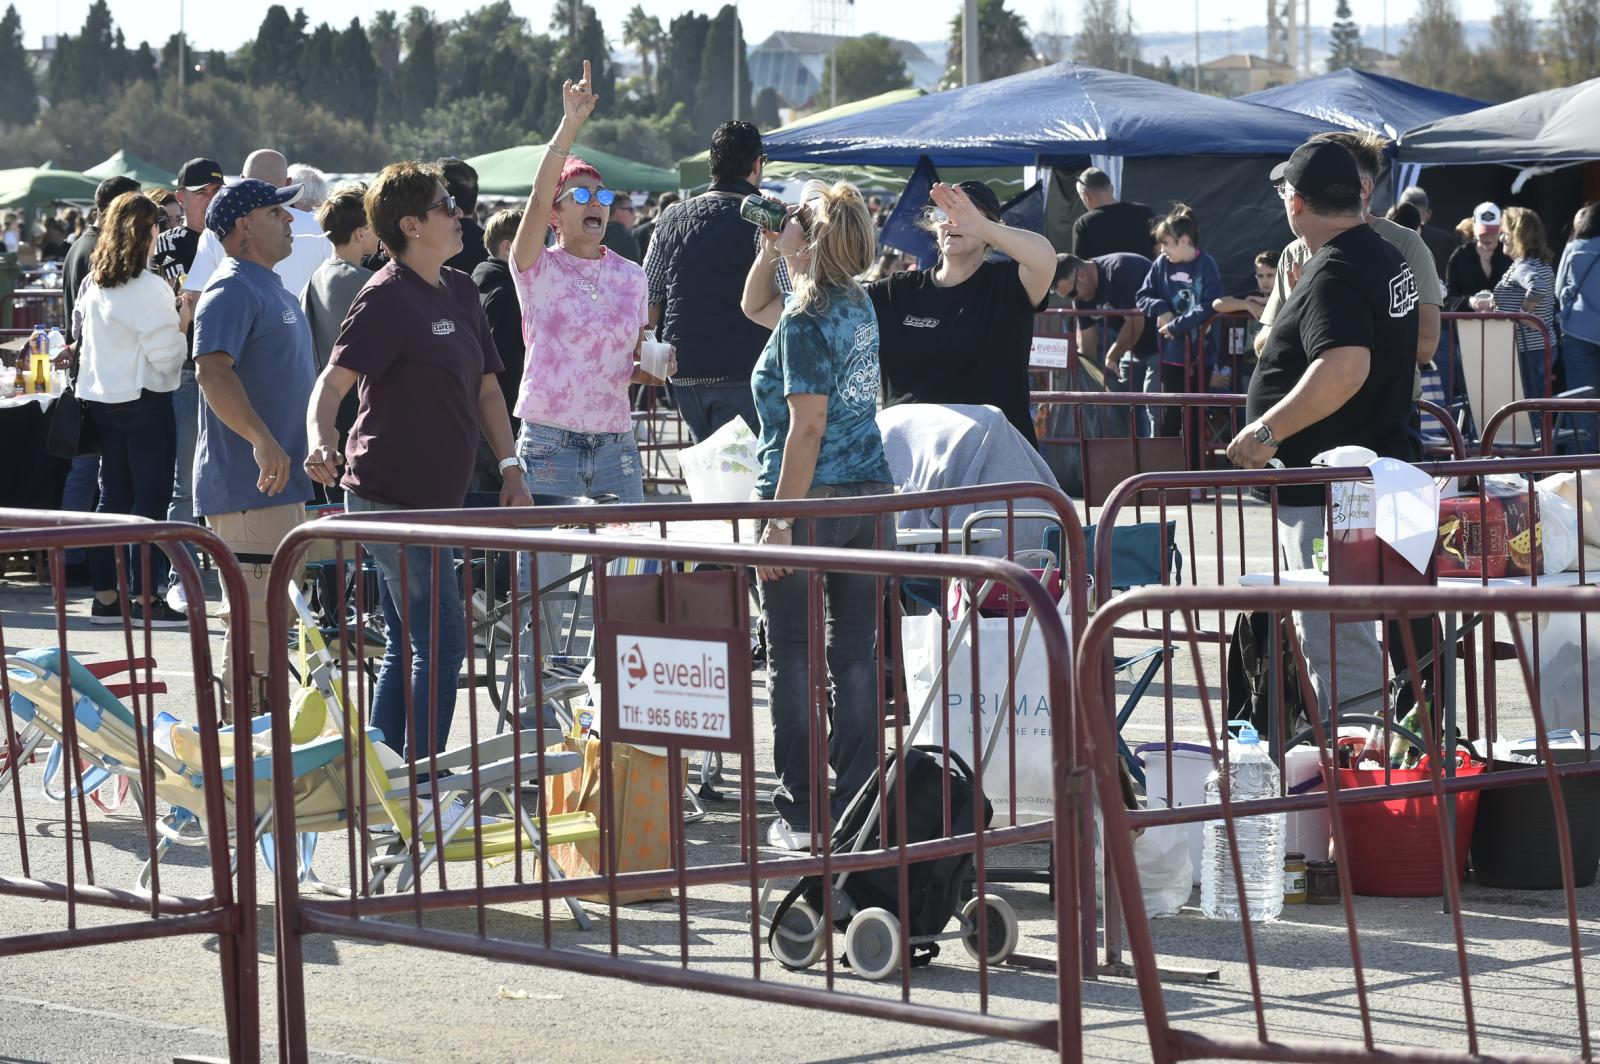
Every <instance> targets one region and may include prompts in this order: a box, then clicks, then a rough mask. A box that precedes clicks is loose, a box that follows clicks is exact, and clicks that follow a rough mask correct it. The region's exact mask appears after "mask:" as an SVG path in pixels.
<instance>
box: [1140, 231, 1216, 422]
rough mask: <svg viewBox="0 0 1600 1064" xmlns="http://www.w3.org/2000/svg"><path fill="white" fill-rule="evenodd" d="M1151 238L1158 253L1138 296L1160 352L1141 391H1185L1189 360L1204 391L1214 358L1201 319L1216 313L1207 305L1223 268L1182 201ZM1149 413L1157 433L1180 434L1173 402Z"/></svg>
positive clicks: (1212, 345)
mask: <svg viewBox="0 0 1600 1064" xmlns="http://www.w3.org/2000/svg"><path fill="white" fill-rule="evenodd" d="M1155 238H1156V242H1157V243H1158V244H1160V245H1161V254H1160V255H1158V256H1157V257H1156V260H1155V262H1153V263H1151V264H1150V272H1149V273H1148V274H1146V275H1145V278H1144V285H1143V286H1142V287H1141V288H1140V289H1139V295H1138V297H1137V298H1138V306H1139V309H1140V310H1142V311H1144V314H1145V317H1146V318H1147V319H1149V320H1150V321H1151V322H1153V323H1154V324H1155V326H1156V330H1157V332H1158V333H1159V337H1160V338H1159V340H1158V347H1159V349H1160V356H1161V357H1160V358H1159V359H1151V361H1150V365H1149V368H1148V369H1147V370H1146V371H1145V378H1144V390H1145V391H1147V392H1182V391H1185V390H1187V378H1188V376H1189V374H1188V373H1187V372H1186V370H1187V362H1188V361H1189V360H1191V359H1192V360H1193V361H1195V362H1197V363H1198V364H1199V367H1200V368H1199V372H1198V375H1197V376H1196V378H1195V379H1196V380H1198V381H1199V382H1200V383H1199V384H1198V385H1197V386H1196V387H1197V388H1199V389H1201V390H1203V389H1204V388H1205V384H1204V382H1205V381H1206V380H1208V379H1210V376H1211V372H1212V370H1213V369H1215V368H1216V362H1217V354H1216V350H1215V348H1216V344H1215V343H1214V342H1213V341H1214V340H1215V337H1212V336H1210V335H1208V331H1207V329H1206V323H1207V322H1209V321H1210V320H1211V319H1212V317H1213V316H1215V314H1216V311H1215V310H1214V309H1212V306H1211V304H1212V303H1213V302H1215V301H1216V300H1217V299H1219V298H1221V297H1222V295H1223V291H1222V271H1221V270H1219V269H1217V260H1216V259H1214V258H1212V257H1211V256H1210V255H1208V254H1207V253H1206V252H1204V251H1201V250H1200V224H1199V223H1198V222H1197V221H1195V217H1194V211H1192V210H1190V209H1189V208H1188V207H1187V206H1185V205H1184V204H1182V203H1178V204H1174V205H1173V208H1172V210H1171V211H1170V212H1169V213H1168V214H1167V216H1166V217H1165V218H1163V219H1161V220H1160V221H1159V222H1157V223H1156V228H1155ZM1191 352H1192V354H1191ZM1154 413H1155V414H1156V417H1155V422H1156V425H1157V426H1158V428H1157V432H1156V435H1159V436H1176V435H1179V427H1180V426H1181V424H1182V416H1183V412H1182V411H1181V410H1180V409H1179V408H1178V407H1175V406H1172V407H1161V408H1160V409H1159V410H1157V411H1154Z"/></svg>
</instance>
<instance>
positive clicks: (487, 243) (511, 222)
mask: <svg viewBox="0 0 1600 1064" xmlns="http://www.w3.org/2000/svg"><path fill="white" fill-rule="evenodd" d="M521 224H522V208H521V207H507V208H506V209H505V210H501V211H495V212H494V216H493V217H491V218H490V219H489V224H488V225H486V226H484V227H483V246H484V250H486V251H488V252H489V257H490V258H496V259H497V258H499V257H500V256H499V255H496V254H495V249H496V248H498V247H499V246H500V242H501V241H502V240H512V239H514V238H515V237H516V235H517V226H519V225H521Z"/></svg>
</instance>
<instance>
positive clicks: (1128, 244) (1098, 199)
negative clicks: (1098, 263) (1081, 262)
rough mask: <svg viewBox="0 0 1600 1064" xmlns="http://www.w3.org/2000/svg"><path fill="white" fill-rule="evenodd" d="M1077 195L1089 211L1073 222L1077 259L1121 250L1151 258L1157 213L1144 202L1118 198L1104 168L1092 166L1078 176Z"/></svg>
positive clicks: (1154, 240) (1073, 245) (1095, 256)
mask: <svg viewBox="0 0 1600 1064" xmlns="http://www.w3.org/2000/svg"><path fill="white" fill-rule="evenodd" d="M1078 198H1079V199H1080V200H1082V201H1083V206H1084V209H1085V210H1086V211H1087V212H1088V213H1086V214H1084V215H1083V216H1082V217H1081V218H1079V219H1078V220H1077V221H1076V222H1073V223H1072V253H1073V254H1074V255H1076V256H1078V258H1080V259H1093V258H1099V257H1100V256H1101V255H1112V254H1115V253H1117V252H1119V251H1125V252H1128V253H1130V254H1133V255H1143V256H1144V257H1145V258H1149V257H1150V256H1151V255H1152V254H1153V253H1154V252H1155V246H1156V238H1155V237H1154V236H1152V235H1151V229H1152V228H1153V227H1154V226H1155V216H1154V215H1153V214H1151V212H1150V208H1149V207H1146V206H1145V205H1144V204H1142V203H1122V202H1120V201H1118V199H1117V192H1116V189H1114V188H1112V187H1111V176H1110V175H1109V174H1107V173H1106V172H1105V171H1104V170H1099V169H1096V168H1095V167H1093V166H1091V167H1089V168H1088V169H1087V170H1085V171H1083V172H1082V173H1081V174H1079V175H1078Z"/></svg>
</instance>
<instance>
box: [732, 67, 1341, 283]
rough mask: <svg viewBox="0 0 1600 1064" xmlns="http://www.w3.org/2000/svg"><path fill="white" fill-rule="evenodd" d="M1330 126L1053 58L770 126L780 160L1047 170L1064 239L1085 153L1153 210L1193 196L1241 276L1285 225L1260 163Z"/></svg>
mask: <svg viewBox="0 0 1600 1064" xmlns="http://www.w3.org/2000/svg"><path fill="white" fill-rule="evenodd" d="M1332 128H1334V127H1332V126H1330V125H1329V124H1327V123H1325V122H1323V121H1320V120H1319V119H1315V118H1310V117H1307V116H1305V115H1298V114H1294V113H1291V112H1288V111H1282V110H1278V109H1275V108H1270V107H1262V106H1260V105H1257V104H1249V103H1240V102H1238V101H1236V100H1224V99H1218V98H1216V97H1211V96H1202V95H1200V94H1198V93H1194V92H1190V91H1188V90H1187V89H1180V88H1177V87H1176V86H1173V85H1167V84H1165V83H1162V82H1157V81H1151V80H1149V79H1148V78H1141V77H1137V76H1134V75H1131V74H1119V73H1116V72H1115V71H1110V70H1102V69H1100V68H1098V67H1091V66H1082V65H1079V64H1076V63H1070V62H1063V63H1057V64H1056V65H1054V66H1050V67H1045V68H1043V69H1041V70H1031V71H1028V72H1027V73H1023V74H1016V75H1013V76H1011V77H1008V78H1000V79H998V80H995V81H988V82H984V83H982V84H980V85H972V86H968V87H966V88H961V89H952V90H950V91H948V92H940V93H933V94H931V95H928V96H923V97H919V98H917V99H914V100H906V101H904V102H902V103H895V104H889V105H887V106H884V107H879V108H875V109H873V110H871V111H865V112H862V113H860V114H854V115H846V116H844V117H841V118H837V119H832V120H830V121H826V122H817V123H813V124H810V125H806V126H803V127H801V128H799V129H794V130H789V131H782V132H777V133H774V134H772V135H771V136H770V137H768V138H766V139H765V141H764V145H763V146H764V148H765V150H766V153H767V155H768V156H769V157H771V158H773V159H782V160H796V161H801V160H803V161H811V162H832V163H854V164H867V165H880V166H915V165H916V164H917V162H918V161H919V160H920V159H922V158H923V157H927V158H928V159H930V160H931V161H932V162H933V164H934V165H935V166H943V167H952V166H1008V165H1018V164H1020V165H1024V166H1040V167H1048V168H1051V169H1052V170H1054V176H1053V179H1052V183H1051V185H1050V186H1049V189H1048V196H1047V203H1046V211H1045V214H1046V232H1047V233H1048V234H1049V235H1050V237H1051V239H1052V240H1054V241H1055V243H1056V246H1057V247H1060V248H1063V249H1069V247H1070V243H1071V236H1070V233H1071V227H1072V222H1073V221H1074V220H1076V218H1077V216H1078V215H1079V214H1081V213H1082V206H1081V204H1080V203H1079V202H1078V199H1077V196H1076V194H1075V193H1074V191H1073V180H1072V179H1073V177H1074V176H1075V175H1076V174H1077V173H1078V171H1080V170H1082V169H1083V168H1084V167H1085V166H1088V165H1091V164H1092V165H1095V166H1098V167H1100V168H1101V169H1102V170H1105V171H1106V172H1107V173H1108V174H1110V175H1111V179H1112V183H1113V184H1114V185H1115V186H1116V188H1117V190H1118V192H1119V194H1120V195H1121V196H1122V197H1123V198H1124V199H1128V200H1137V201H1140V202H1143V203H1147V204H1149V205H1150V206H1151V207H1152V208H1153V209H1155V210H1157V211H1161V210H1165V209H1166V208H1167V207H1168V206H1169V205H1170V204H1171V203H1173V202H1175V201H1182V202H1184V203H1188V204H1189V205H1190V206H1192V207H1194V208H1195V211H1196V213H1197V215H1198V216H1199V220H1200V227H1201V234H1202V243H1203V244H1204V245H1205V247H1206V249H1207V250H1208V251H1210V252H1211V253H1212V255H1214V256H1215V257H1216V258H1217V261H1218V263H1219V264H1220V265H1221V267H1222V270H1223V274H1224V276H1226V277H1229V278H1236V279H1238V281H1239V283H1240V284H1241V285H1242V284H1243V283H1244V282H1245V280H1246V279H1247V278H1249V277H1250V276H1251V273H1252V263H1251V259H1252V258H1253V257H1254V255H1255V254H1256V253H1257V252H1259V251H1263V250H1266V249H1268V248H1273V249H1276V248H1281V247H1283V246H1284V245H1285V244H1287V243H1288V242H1289V241H1290V239H1292V237H1291V235H1290V233H1289V229H1288V226H1287V224H1286V223H1285V222H1284V219H1283V206H1282V204H1281V203H1280V202H1279V201H1278V199H1277V197H1276V196H1275V195H1274V194H1273V191H1272V188H1271V186H1270V184H1269V183H1268V181H1267V173H1268V171H1270V170H1271V168H1272V166H1273V165H1274V164H1275V163H1277V162H1278V161H1280V160H1282V159H1283V158H1284V157H1285V156H1287V155H1288V154H1289V153H1290V152H1291V151H1293V150H1294V149H1295V148H1296V147H1297V146H1299V145H1300V144H1302V143H1304V142H1305V140H1306V139H1307V138H1308V137H1310V136H1311V135H1312V134H1314V133H1319V132H1322V131H1324V130H1328V129H1332Z"/></svg>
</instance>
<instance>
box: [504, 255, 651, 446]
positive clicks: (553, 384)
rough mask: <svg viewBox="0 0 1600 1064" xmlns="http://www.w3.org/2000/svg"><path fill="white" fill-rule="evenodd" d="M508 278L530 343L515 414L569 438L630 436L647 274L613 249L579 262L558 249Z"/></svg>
mask: <svg viewBox="0 0 1600 1064" xmlns="http://www.w3.org/2000/svg"><path fill="white" fill-rule="evenodd" d="M511 272H512V275H513V276H514V277H515V278H516V280H517V300H518V302H519V303H521V304H522V340H523V343H525V344H526V345H527V362H526V363H525V364H524V366H523V370H522V387H521V388H520V389H519V390H518V393H517V416H518V417H519V418H521V419H522V420H524V421H532V422H534V423H535V424H539V425H553V426H555V427H556V428H561V429H567V430H569V431H572V432H631V431H633V419H632V415H631V414H630V413H629V410H630V408H629V405H628V380H629V378H631V377H632V376H633V352H634V349H635V348H636V347H637V346H638V344H639V330H640V329H642V328H644V327H645V326H647V325H648V324H650V308H649V306H648V304H647V302H646V300H647V294H646V292H647V289H646V286H645V279H644V270H643V268H641V267H640V266H638V265H637V264H636V263H633V262H629V261H628V260H627V259H625V258H623V257H622V256H621V255H618V254H617V253H616V252H614V251H611V250H610V249H609V248H608V249H606V250H605V252H604V254H602V255H601V257H600V258H599V259H580V258H577V257H576V256H573V255H569V254H567V252H565V251H563V250H562V249H561V248H560V247H559V246H556V247H548V248H545V249H544V252H543V253H542V254H540V256H539V258H538V259H537V260H536V261H535V262H534V264H533V266H532V267H531V268H530V269H526V270H518V269H516V267H515V266H513V267H512V271H511ZM590 285H592V287H593V290H594V292H595V293H596V298H594V299H591V298H589V294H590Z"/></svg>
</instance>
